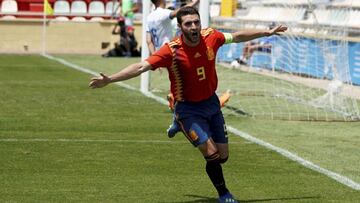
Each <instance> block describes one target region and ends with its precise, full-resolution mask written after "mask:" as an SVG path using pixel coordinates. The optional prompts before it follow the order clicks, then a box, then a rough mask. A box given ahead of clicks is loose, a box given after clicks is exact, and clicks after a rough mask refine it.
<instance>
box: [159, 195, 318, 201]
mask: <svg viewBox="0 0 360 203" xmlns="http://www.w3.org/2000/svg"><path fill="white" fill-rule="evenodd" d="M185 196H187V197H193V198H196V200H191V201H182V202H174V203H215V202H218V201H217V198H211V197H204V196H198V195H185ZM319 198H320V197H315V196H312V197H279V198H268V199H250V200H241V199H237V201H239V202H240V203H246V202H271V201H283V202H287V201H289V200H305V199H314V201H315V199H319ZM164 203H165V202H164Z"/></svg>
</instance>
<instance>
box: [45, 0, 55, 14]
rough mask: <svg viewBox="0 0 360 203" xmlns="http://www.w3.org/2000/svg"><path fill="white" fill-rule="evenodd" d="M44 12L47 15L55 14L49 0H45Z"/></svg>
mask: <svg viewBox="0 0 360 203" xmlns="http://www.w3.org/2000/svg"><path fill="white" fill-rule="evenodd" d="M44 13H45V14H46V15H53V14H54V10H53V9H52V8H51V5H50V4H49V2H48V0H44Z"/></svg>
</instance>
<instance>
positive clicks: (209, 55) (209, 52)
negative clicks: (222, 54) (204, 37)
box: [206, 47, 215, 61]
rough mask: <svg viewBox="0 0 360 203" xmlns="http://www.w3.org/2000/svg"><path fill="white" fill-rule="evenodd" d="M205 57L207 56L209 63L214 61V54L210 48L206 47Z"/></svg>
mask: <svg viewBox="0 0 360 203" xmlns="http://www.w3.org/2000/svg"><path fill="white" fill-rule="evenodd" d="M206 55H207V57H208V60H209V61H212V60H214V59H215V53H214V50H213V49H212V48H211V47H207V50H206Z"/></svg>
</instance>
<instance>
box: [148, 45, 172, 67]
mask: <svg viewBox="0 0 360 203" xmlns="http://www.w3.org/2000/svg"><path fill="white" fill-rule="evenodd" d="M145 60H146V61H147V62H148V63H149V64H150V65H151V67H152V69H151V70H156V69H157V68H161V67H166V68H169V67H171V65H172V53H171V50H170V48H169V46H168V45H167V44H166V45H164V46H162V47H161V48H160V49H159V50H158V51H156V52H155V53H154V54H153V55H151V56H150V57H148V58H147V59H145Z"/></svg>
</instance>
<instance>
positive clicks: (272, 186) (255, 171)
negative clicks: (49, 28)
mask: <svg viewBox="0 0 360 203" xmlns="http://www.w3.org/2000/svg"><path fill="white" fill-rule="evenodd" d="M64 58H65V59H67V60H69V61H72V62H73V63H76V64H78V65H81V66H83V67H86V68H89V69H92V70H95V71H103V72H106V73H111V72H114V71H115V69H116V68H118V69H119V68H121V67H124V66H125V65H126V64H129V63H131V62H134V61H136V60H138V59H129V60H125V59H109V60H107V59H102V58H100V57H87V56H67V57H66V56H64ZM0 61H1V63H0V93H1V100H0V105H1V108H0V188H1V190H0V202H125V203H127V202H140V203H141V202H144V203H152V202H154V203H155V202H156V203H157V202H159V203H165V202H188V203H198V202H216V192H215V190H214V189H213V187H212V186H211V183H210V181H209V180H208V178H207V176H206V175H205V169H204V168H205V165H204V163H205V162H204V160H203V158H202V157H201V155H200V153H199V152H198V151H197V150H196V149H195V148H193V147H192V146H191V145H190V144H189V143H188V142H187V141H186V139H185V138H184V137H183V136H182V135H181V134H178V135H177V136H176V137H175V138H174V139H168V138H167V136H166V135H165V129H166V128H167V126H168V125H169V123H170V121H171V114H170V112H169V111H168V109H167V107H166V106H164V105H161V104H159V103H157V102H155V101H154V100H151V99H148V98H146V97H144V96H143V95H142V94H140V93H139V92H134V91H130V90H127V89H123V88H120V87H118V86H115V85H110V86H109V87H106V88H104V89H97V90H90V89H89V88H88V87H87V85H88V82H89V79H90V78H91V76H90V75H88V74H85V73H82V72H78V71H76V70H73V69H71V68H69V67H66V66H64V65H61V64H59V63H57V62H54V61H50V60H48V59H46V58H43V57H41V56H33V55H28V56H19V55H0ZM165 74H166V73H164V77H167V76H166V75H165ZM129 84H137V79H134V80H131V81H129ZM226 119H227V122H228V124H230V125H232V126H234V127H237V128H238V129H241V130H243V131H246V132H248V133H250V134H252V135H254V136H256V137H259V138H261V139H263V140H266V141H269V142H271V143H273V144H275V145H277V146H280V147H283V148H285V149H288V150H290V151H292V152H296V153H297V154H299V155H300V156H302V157H304V158H306V159H309V160H312V161H313V162H315V163H317V164H319V165H320V166H322V167H325V168H327V169H331V170H334V171H337V172H339V173H341V174H344V175H347V176H348V177H350V178H352V179H353V180H356V181H358V182H359V180H360V174H359V171H358V170H359V167H357V166H358V165H357V164H358V163H359V156H358V155H359V149H358V147H356V146H358V145H357V144H356V143H359V142H358V141H359V138H358V135H359V134H360V133H359V124H358V123H336V122H335V123H326V122H317V123H311V122H279V121H264V120H253V119H250V118H241V119H239V118H238V117H232V116H228V117H227V118H226ZM341 128H342V129H341ZM309 139H311V141H309ZM351 140H352V141H353V142H351ZM230 141H231V143H230V159H229V161H228V162H227V163H226V164H225V165H224V167H223V168H224V173H225V178H226V180H227V185H228V187H229V189H230V190H231V191H232V193H234V195H235V196H236V197H237V199H238V200H240V201H241V202H357V201H359V199H360V192H359V191H356V190H353V189H351V188H348V187H346V186H344V185H342V184H340V183H338V182H336V181H334V180H332V179H330V178H328V177H327V176H325V175H323V174H320V173H317V172H314V171H312V170H309V169H307V168H304V167H303V166H301V165H299V164H298V163H296V162H293V161H290V160H288V159H287V158H284V157H282V156H281V155H279V154H277V153H275V152H272V151H270V150H268V149H264V148H262V147H260V146H258V145H256V144H253V143H249V142H248V141H246V140H243V139H241V138H239V137H237V136H235V135H230ZM328 145H331V146H330V147H329V146H328ZM315 147H316V149H314V148H315ZM330 149H332V150H330ZM356 161H357V162H356Z"/></svg>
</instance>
